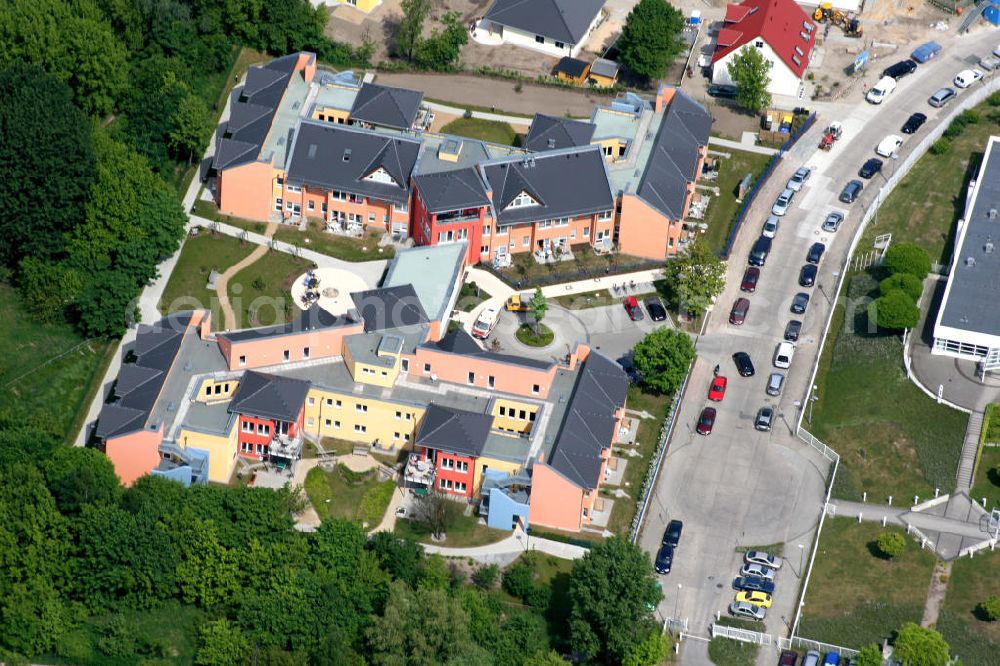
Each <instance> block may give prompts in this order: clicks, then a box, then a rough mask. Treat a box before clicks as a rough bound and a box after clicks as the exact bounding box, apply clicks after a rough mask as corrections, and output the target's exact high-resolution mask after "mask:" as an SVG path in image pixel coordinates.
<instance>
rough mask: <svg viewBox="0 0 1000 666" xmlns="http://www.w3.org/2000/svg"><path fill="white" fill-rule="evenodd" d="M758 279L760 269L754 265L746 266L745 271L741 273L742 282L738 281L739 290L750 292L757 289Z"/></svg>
mask: <svg viewBox="0 0 1000 666" xmlns="http://www.w3.org/2000/svg"><path fill="white" fill-rule="evenodd" d="M758 280H760V269H759V268H757V267H756V266H750V267H749V268H747V270H746V272H745V273H743V282H741V283H740V291H745V292H747V293H750V294H752V293H753V292H755V291H757V281H758Z"/></svg>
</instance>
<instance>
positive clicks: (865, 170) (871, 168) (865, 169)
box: [858, 157, 882, 178]
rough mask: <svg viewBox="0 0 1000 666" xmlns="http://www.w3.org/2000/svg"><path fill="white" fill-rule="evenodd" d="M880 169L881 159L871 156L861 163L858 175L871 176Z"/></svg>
mask: <svg viewBox="0 0 1000 666" xmlns="http://www.w3.org/2000/svg"><path fill="white" fill-rule="evenodd" d="M881 170H882V160H880V159H878V158H875V157H873V158H871V159H870V160H868V161H867V162H865V163H864V164H862V165H861V169H860V170H858V175H859V176H861V177H862V178H871V177H872V176H874V175H875V174H877V173H878V172H879V171H881Z"/></svg>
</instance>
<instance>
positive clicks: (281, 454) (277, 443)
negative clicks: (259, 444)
mask: <svg viewBox="0 0 1000 666" xmlns="http://www.w3.org/2000/svg"><path fill="white" fill-rule="evenodd" d="M268 455H270V457H271V459H272V460H274V459H275V458H278V459H283V460H287V461H295V460H298V459H299V458H300V457H301V455H302V436H301V435H297V436H295V437H289V436H288V435H276V436H275V437H274V438H273V439H272V440H271V443H270V444H269V445H268Z"/></svg>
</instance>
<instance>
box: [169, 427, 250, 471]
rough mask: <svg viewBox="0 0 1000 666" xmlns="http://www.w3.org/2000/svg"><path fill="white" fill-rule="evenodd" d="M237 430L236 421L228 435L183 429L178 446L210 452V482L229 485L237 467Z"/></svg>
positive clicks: (178, 439)
mask: <svg viewBox="0 0 1000 666" xmlns="http://www.w3.org/2000/svg"><path fill="white" fill-rule="evenodd" d="M236 430H237V428H236V420H235V419H234V420H233V425H232V427H231V428H230V429H229V434H227V435H208V434H206V433H203V432H198V431H196V430H189V429H187V428H182V429H181V433H180V436H179V437H178V438H177V444H178V446H180V447H181V448H182V449H183V448H192V449H203V450H205V451H208V480H209V481H211V482H213V483H229V479H230V478H231V477H232V475H233V469H235V467H236V455H237V454H236V452H237V450H238V449H239V446H238V445H237V434H236Z"/></svg>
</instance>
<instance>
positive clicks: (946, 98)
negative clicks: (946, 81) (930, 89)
mask: <svg viewBox="0 0 1000 666" xmlns="http://www.w3.org/2000/svg"><path fill="white" fill-rule="evenodd" d="M957 94H958V93H957V92H955V89H954V88H941V89H940V90H938V91H937V92H936V93H934V94H933V95H931V96H930V97H929V98H928V99H927V103H928V104H930V105H931V106H933V107H934V108H936V109H940V108H941V107H942V106H944V105H945V104H947V103H948V102H950V101H951V100H953V99H955V95H957Z"/></svg>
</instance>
